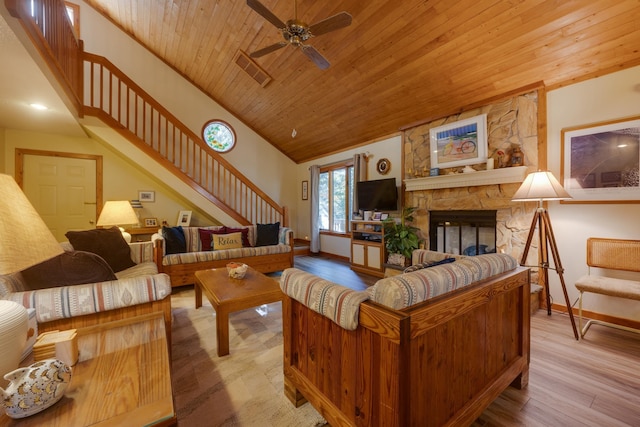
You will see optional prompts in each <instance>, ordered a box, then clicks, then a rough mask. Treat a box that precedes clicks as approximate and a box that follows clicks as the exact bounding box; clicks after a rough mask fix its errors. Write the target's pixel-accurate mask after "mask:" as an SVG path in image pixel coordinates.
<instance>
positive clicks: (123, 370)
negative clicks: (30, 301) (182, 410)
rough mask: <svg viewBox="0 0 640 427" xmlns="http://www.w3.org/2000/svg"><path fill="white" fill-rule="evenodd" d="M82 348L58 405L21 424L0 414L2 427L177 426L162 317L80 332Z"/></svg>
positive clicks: (26, 364)
mask: <svg viewBox="0 0 640 427" xmlns="http://www.w3.org/2000/svg"><path fill="white" fill-rule="evenodd" d="M78 349H79V351H80V358H79V359H78V363H76V365H75V366H74V367H73V372H72V376H71V383H70V385H69V388H67V391H66V393H65V395H64V397H63V398H62V399H60V401H59V402H57V403H56V404H54V405H53V406H51V407H50V408H47V409H45V410H44V411H42V412H40V413H38V414H35V415H32V416H30V417H28V418H23V419H20V420H14V419H11V418H9V417H8V416H7V415H6V414H5V413H4V411H2V410H0V413H2V415H0V426H20V427H30V426H52V427H63V426H64V427H75V426H89V425H91V426H101V427H103V426H124V425H128V426H143V425H144V426H162V427H164V426H173V425H175V424H176V413H175V410H174V406H173V396H172V390H171V375H170V359H169V352H168V348H167V335H166V333H165V325H164V319H163V317H162V313H151V314H146V315H142V316H138V317H132V318H129V319H124V320H117V321H113V322H109V323H103V324H101V325H96V326H90V327H86V328H81V329H78ZM31 363H33V359H32V360H26V361H25V363H24V364H23V365H24V366H28V365H30V364H31Z"/></svg>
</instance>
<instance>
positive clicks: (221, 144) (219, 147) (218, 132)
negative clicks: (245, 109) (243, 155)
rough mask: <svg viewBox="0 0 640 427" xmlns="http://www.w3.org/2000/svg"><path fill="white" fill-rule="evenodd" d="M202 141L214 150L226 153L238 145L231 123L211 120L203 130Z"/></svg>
mask: <svg viewBox="0 0 640 427" xmlns="http://www.w3.org/2000/svg"><path fill="white" fill-rule="evenodd" d="M202 139H204V142H206V143H207V145H208V146H209V147H211V149H212V150H214V151H217V152H219V153H226V152H227V151H230V150H231V149H232V148H233V147H235V145H236V134H235V132H234V131H233V128H232V127H231V125H230V124H229V123H226V122H223V121H222V120H211V121H209V122H207V123H205V125H204V127H203V128H202Z"/></svg>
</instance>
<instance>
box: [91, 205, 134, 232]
mask: <svg viewBox="0 0 640 427" xmlns="http://www.w3.org/2000/svg"><path fill="white" fill-rule="evenodd" d="M137 223H138V216H137V215H136V212H135V211H134V210H133V208H132V207H131V203H130V202H129V201H128V200H115V201H114V200H109V201H108V202H106V203H105V204H104V207H103V208H102V212H100V218H98V224H97V225H98V227H109V226H112V225H117V226H121V225H132V224H137Z"/></svg>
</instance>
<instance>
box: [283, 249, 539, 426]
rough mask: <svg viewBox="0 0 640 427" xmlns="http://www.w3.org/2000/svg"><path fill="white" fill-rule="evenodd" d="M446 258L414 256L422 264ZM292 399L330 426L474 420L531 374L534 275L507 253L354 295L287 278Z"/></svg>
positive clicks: (306, 278) (307, 278)
mask: <svg viewBox="0 0 640 427" xmlns="http://www.w3.org/2000/svg"><path fill="white" fill-rule="evenodd" d="M446 257H447V255H446V254H439V253H436V252H431V251H416V252H414V255H413V264H414V265H415V264H416V262H415V261H416V260H420V264H423V265H422V266H425V267H426V266H427V265H432V264H435V263H437V262H438V261H442V260H443V259H444V258H446ZM280 286H281V288H282V290H283V292H284V293H285V297H284V300H283V314H282V323H283V335H284V377H285V380H284V382H285V395H286V396H287V397H288V398H289V400H291V401H292V402H293V403H294V404H295V405H296V406H298V405H300V404H302V403H304V402H305V401H307V400H308V401H309V402H310V403H311V404H312V405H313V406H314V407H315V408H316V409H317V410H318V411H319V412H320V413H321V414H322V415H323V416H324V417H325V419H326V420H327V421H328V422H329V424H331V425H336V426H337V425H339V426H356V425H358V426H382V425H385V426H402V427H404V426H445V425H452V426H453V425H455V426H462V425H470V424H472V423H473V421H474V420H475V419H476V418H477V417H478V416H479V415H480V414H481V413H482V411H483V410H484V409H485V408H486V407H487V406H488V405H489V404H490V403H491V402H492V401H493V400H494V399H495V398H496V397H497V396H498V395H499V394H500V393H501V392H502V391H503V390H504V389H505V388H507V387H508V386H509V385H510V384H511V385H514V386H516V387H518V388H521V387H524V386H526V384H527V382H528V373H529V328H530V323H529V321H530V319H529V316H530V311H529V299H530V291H529V288H530V275H529V269H527V268H523V267H519V266H518V263H517V262H516V260H515V259H514V258H513V257H511V256H509V255H505V254H488V255H478V256H475V257H459V258H458V259H456V260H455V261H453V262H447V263H442V264H441V265H436V266H432V267H430V268H422V269H416V270H415V271H412V272H406V273H403V274H400V275H397V276H394V277H388V278H385V279H381V280H379V281H378V282H376V283H375V284H374V285H373V286H372V287H370V288H369V289H367V290H366V291H360V292H357V291H354V290H351V289H348V288H346V287H344V286H341V285H339V284H336V283H332V282H329V281H326V280H323V279H321V278H319V277H317V276H314V275H313V274H310V273H307V272H304V271H301V270H298V269H295V268H292V269H287V270H285V271H284V272H283V274H282V276H281V281H280Z"/></svg>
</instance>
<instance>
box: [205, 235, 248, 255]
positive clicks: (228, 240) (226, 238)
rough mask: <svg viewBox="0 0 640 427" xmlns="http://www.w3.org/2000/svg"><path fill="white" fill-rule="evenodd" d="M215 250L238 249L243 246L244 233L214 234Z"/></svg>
mask: <svg viewBox="0 0 640 427" xmlns="http://www.w3.org/2000/svg"><path fill="white" fill-rule="evenodd" d="M211 240H212V241H213V250H214V251H219V250H222V249H238V248H241V247H242V233H240V232H238V233H231V234H214V235H212V236H211Z"/></svg>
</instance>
